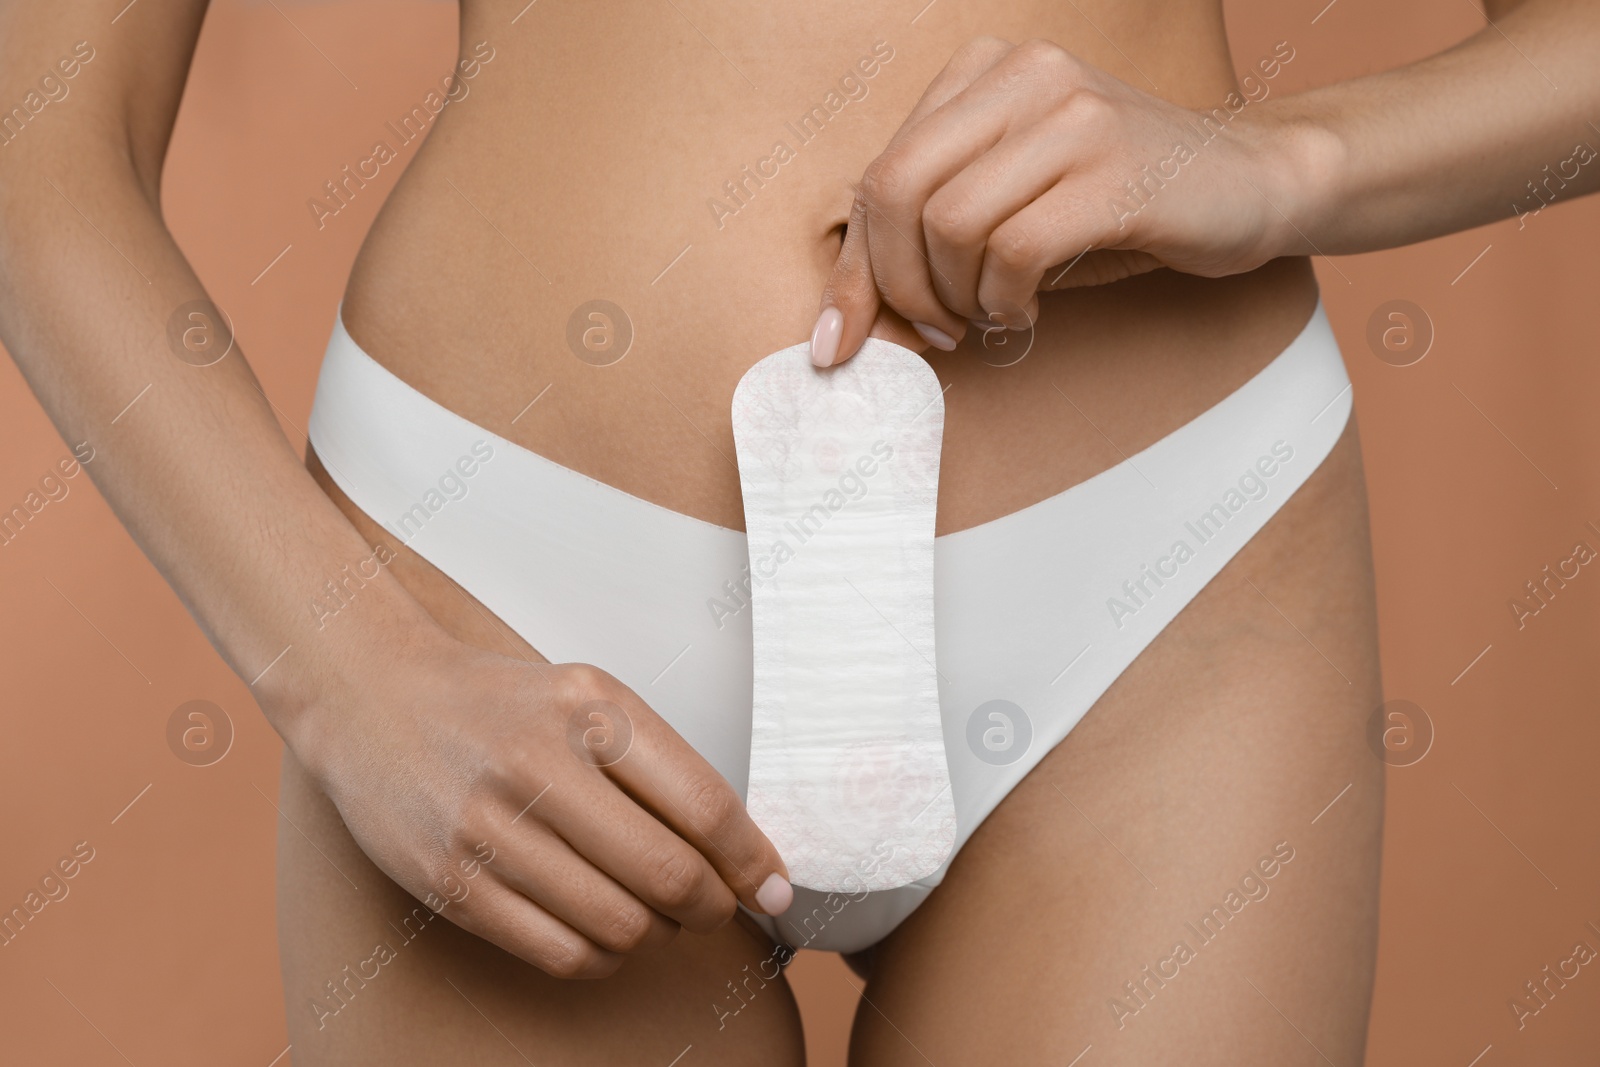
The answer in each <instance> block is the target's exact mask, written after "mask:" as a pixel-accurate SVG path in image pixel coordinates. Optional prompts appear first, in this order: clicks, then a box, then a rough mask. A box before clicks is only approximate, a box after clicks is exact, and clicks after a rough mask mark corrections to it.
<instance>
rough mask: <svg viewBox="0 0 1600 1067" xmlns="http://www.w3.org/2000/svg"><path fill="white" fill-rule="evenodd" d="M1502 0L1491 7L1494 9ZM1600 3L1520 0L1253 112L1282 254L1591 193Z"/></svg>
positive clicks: (1438, 229) (1393, 242)
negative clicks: (1472, 28) (1413, 57)
mask: <svg viewBox="0 0 1600 1067" xmlns="http://www.w3.org/2000/svg"><path fill="white" fill-rule="evenodd" d="M1504 6H1505V5H1491V11H1494V10H1496V8H1497V7H1504ZM1597 56H1600V4H1594V3H1588V2H1584V0H1529V2H1528V3H1525V4H1522V5H1520V6H1517V7H1516V8H1514V9H1513V10H1511V11H1509V12H1508V13H1506V14H1504V16H1503V17H1496V18H1494V21H1493V23H1492V24H1491V25H1489V26H1486V27H1485V28H1484V29H1483V30H1482V31H1481V32H1480V33H1478V34H1475V35H1474V36H1473V37H1471V38H1469V39H1468V40H1466V41H1463V42H1462V43H1461V44H1459V45H1457V46H1455V47H1454V48H1451V49H1449V50H1448V51H1445V52H1442V53H1440V54H1439V55H1436V56H1432V57H1430V58H1428V59H1426V60H1422V61H1420V62H1418V63H1414V64H1411V65H1409V66H1406V67H1402V68H1400V69H1397V70H1392V71H1386V72H1384V73H1381V74H1374V75H1371V76H1368V77H1363V78H1357V79H1354V80H1351V81H1347V82H1341V83H1337V84H1334V85H1329V86H1325V87H1323V88H1320V89H1314V90H1311V91H1309V92H1305V93H1301V94H1298V95H1295V96H1288V97H1282V98H1279V99H1277V100H1275V101H1273V102H1271V104H1269V105H1268V107H1266V108H1264V109H1263V111H1262V112H1261V117H1262V121H1263V122H1264V123H1265V129H1266V130H1267V131H1268V132H1269V135H1270V134H1271V133H1274V132H1276V133H1280V134H1282V135H1284V136H1285V138H1286V141H1287V143H1288V144H1289V145H1290V146H1291V147H1290V149H1289V153H1288V154H1289V157H1290V160H1289V162H1287V164H1286V165H1285V166H1284V167H1283V169H1282V170H1281V172H1280V179H1279V183H1278V189H1279V195H1278V196H1274V197H1273V199H1274V201H1275V206H1276V207H1277V208H1279V209H1280V210H1281V211H1282V212H1283V213H1284V215H1286V216H1287V222H1288V223H1289V225H1286V226H1285V228H1284V233H1283V237H1282V241H1283V245H1284V247H1283V254H1309V253H1322V254H1327V255H1341V254H1351V253H1357V252H1368V251H1375V250H1378V249H1382V248H1392V247H1396V246H1399V245H1404V244H1410V243H1412V242H1414V241H1421V240H1426V239H1428V238H1431V237H1438V236H1441V235H1444V234H1447V233H1454V232H1456V231H1459V230H1464V229H1468V228H1471V227H1473V226H1479V225H1483V224H1485V223H1490V222H1496V221H1499V220H1500V219H1504V218H1511V217H1515V216H1525V215H1527V214H1528V213H1529V212H1533V211H1537V210H1539V209H1540V208H1542V207H1543V206H1544V205H1545V204H1547V203H1550V202H1552V201H1553V200H1556V199H1560V200H1567V199H1570V198H1572V197H1575V196H1581V195H1583V194H1585V193H1591V192H1594V191H1595V190H1597V189H1600V155H1597V153H1600V129H1597V128H1596V125H1595V123H1600V62H1597V59H1596V57H1597Z"/></svg>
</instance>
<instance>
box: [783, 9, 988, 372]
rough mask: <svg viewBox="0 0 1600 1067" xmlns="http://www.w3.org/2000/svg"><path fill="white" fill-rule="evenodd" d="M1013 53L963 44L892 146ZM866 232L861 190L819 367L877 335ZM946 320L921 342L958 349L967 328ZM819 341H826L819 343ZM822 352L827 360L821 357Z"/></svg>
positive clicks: (830, 289) (825, 322)
mask: <svg viewBox="0 0 1600 1067" xmlns="http://www.w3.org/2000/svg"><path fill="white" fill-rule="evenodd" d="M1010 50H1011V44H1010V43H1009V42H1007V41H1003V40H1001V39H1000V38H998V37H980V38H977V39H976V40H974V41H971V42H968V43H967V44H966V45H964V46H962V48H961V49H960V50H958V51H957V52H956V54H955V55H954V56H952V57H951V59H950V62H949V63H947V64H945V67H944V69H943V70H942V71H940V72H939V74H938V75H937V76H936V77H935V78H934V79H933V81H932V82H930V83H929V84H928V88H927V89H926V90H924V91H923V94H922V97H921V99H919V100H918V101H917V103H916V106H915V107H913V108H912V109H911V113H910V114H909V115H907V116H906V119H905V121H904V122H902V123H901V124H900V129H899V130H897V131H896V132H895V135H894V137H891V138H890V140H889V143H890V144H891V145H893V144H894V142H895V140H896V139H897V138H899V137H900V136H901V135H902V134H903V133H904V132H905V131H907V130H909V129H910V128H911V127H913V126H915V125H916V124H917V123H918V122H920V121H922V119H923V118H925V117H926V116H927V115H929V114H931V113H932V112H933V111H935V110H937V109H938V108H939V107H940V106H941V105H943V104H944V103H945V102H946V101H947V100H949V99H950V98H951V97H953V96H955V95H956V94H957V93H959V92H961V91H962V90H963V89H965V88H966V87H967V86H968V85H970V84H972V81H973V80H974V79H975V78H977V77H978V76H979V75H980V74H982V73H983V72H984V71H985V70H988V69H989V67H991V66H993V65H994V64H995V63H996V62H998V61H999V59H1000V57H1002V56H1004V55H1005V54H1006V53H1007V52H1009V51H1010ZM868 230H869V224H868V220H867V204H866V201H865V199H864V196H863V194H862V191H861V190H860V189H859V188H858V189H857V191H856V198H855V202H854V203H853V204H852V205H851V209H850V222H849V224H848V226H847V228H846V230H845V238H844V243H843V245H842V247H841V248H840V250H839V260H838V262H837V263H836V264H835V265H834V270H833V273H832V275H831V276H830V277H829V279H828V284H827V285H826V286H825V287H824V289H823V294H822V306H823V315H822V317H820V318H819V319H818V331H821V337H820V338H819V336H818V332H817V331H814V332H813V336H812V357H813V361H814V362H816V363H817V365H818V366H823V367H825V366H829V365H831V364H833V363H842V362H843V361H844V360H846V359H849V358H850V357H851V356H853V355H855V353H856V351H857V350H858V349H859V348H860V347H861V342H862V341H864V340H865V339H866V338H867V336H868V335H869V333H876V330H875V329H874V325H875V323H874V320H875V319H876V318H877V317H878V309H879V299H878V288H877V283H876V279H875V278H874V276H873V272H872V260H871V255H870V252H869V249H868ZM829 307H834V308H837V309H838V310H839V313H840V314H839V316H837V317H834V316H830V315H829V314H828V311H827V309H828V308H829ZM944 320H945V321H944V324H945V326H946V327H947V328H946V329H938V327H937V324H936V323H934V322H924V323H923V327H924V328H923V329H920V330H917V334H918V336H920V337H921V338H922V339H923V342H924V344H931V345H933V346H934V347H937V348H942V349H945V350H947V351H948V350H949V349H953V348H954V347H955V346H956V343H957V342H958V341H959V340H960V338H961V335H962V334H963V333H964V332H965V329H966V325H965V323H964V322H961V321H959V320H958V319H956V318H955V317H954V316H950V315H946V316H945V317H944ZM930 326H932V327H934V332H932V333H931V334H930V333H929V332H928V330H927V327H930ZM952 329H953V330H954V332H953V333H952V332H951V330H952ZM819 339H820V341H821V342H822V343H821V344H820V345H819V343H818V342H819ZM830 343H831V344H832V345H833V347H832V348H829V347H828V345H829V344H830ZM917 347H919V349H920V348H921V346H917ZM819 351H820V352H821V353H822V355H823V357H824V358H818V353H819Z"/></svg>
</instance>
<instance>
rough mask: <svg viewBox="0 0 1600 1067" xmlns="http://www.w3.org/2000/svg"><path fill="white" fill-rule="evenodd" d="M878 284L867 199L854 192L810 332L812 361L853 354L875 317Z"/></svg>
mask: <svg viewBox="0 0 1600 1067" xmlns="http://www.w3.org/2000/svg"><path fill="white" fill-rule="evenodd" d="M878 307H879V302H878V287H877V284H876V282H874V280H873V277H872V260H871V258H870V257H869V255H868V252H867V202H866V201H865V200H864V199H863V198H862V196H861V193H860V192H859V191H858V192H857V193H856V198H855V201H854V202H853V203H852V204H851V205H850V221H849V222H848V223H846V224H845V231H844V241H843V243H842V244H841V245H840V246H839V258H838V259H836V260H834V263H833V272H832V273H831V274H829V275H828V281H827V284H825V285H824V286H823V287H822V312H821V314H819V315H818V316H817V325H816V326H815V327H814V328H813V329H812V331H811V362H812V363H814V364H816V365H817V366H819V367H831V366H833V365H834V364H835V363H843V362H844V361H845V360H847V359H849V358H850V357H851V356H853V355H855V354H856V350H857V349H859V348H860V347H861V342H862V341H864V340H866V338H867V333H868V331H869V330H870V329H871V328H872V325H873V323H874V321H875V320H876V319H877V317H878Z"/></svg>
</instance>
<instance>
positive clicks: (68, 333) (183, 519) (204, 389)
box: [0, 131, 424, 736]
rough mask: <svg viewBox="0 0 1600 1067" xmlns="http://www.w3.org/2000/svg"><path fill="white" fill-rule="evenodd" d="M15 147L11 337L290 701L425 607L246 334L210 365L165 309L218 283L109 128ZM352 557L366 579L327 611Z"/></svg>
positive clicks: (243, 650) (130, 523) (151, 551)
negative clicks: (187, 352)
mask: <svg viewBox="0 0 1600 1067" xmlns="http://www.w3.org/2000/svg"><path fill="white" fill-rule="evenodd" d="M21 147H22V146H20V145H14V146H11V149H10V151H11V152H12V153H16V152H17V150H18V149H19V148H21ZM3 162H4V163H5V164H7V166H6V167H5V171H4V173H3V175H0V191H3V199H4V210H5V217H6V219H7V220H8V221H7V225H6V227H5V230H4V233H3V234H0V341H3V343H4V344H5V346H6V348H7V350H8V351H9V352H10V353H11V355H12V357H13V358H14V359H15V360H16V362H17V364H18V366H19V367H20V368H21V369H22V372H23V374H24V376H25V377H26V378H27V379H28V382H29V384H30V385H31V386H32V387H33V390H34V392H35V394H36V395H37V396H38V397H39V399H40V402H41V403H42V404H43V405H44V407H45V409H46V411H47V412H48V413H49V415H50V417H51V418H52V420H53V421H54V422H55V425H56V426H57V428H58V429H59V430H60V432H61V433H62V435H63V436H64V437H65V438H66V439H67V441H68V442H69V443H70V444H73V445H76V444H77V443H78V442H84V441H86V442H88V443H89V445H90V446H91V447H92V448H93V450H94V459H93V462H92V463H90V464H89V465H88V468H87V469H88V470H89V471H90V473H91V475H92V476H93V478H94V481H95V483H96V485H97V486H98V487H99V488H100V490H101V492H102V493H103V494H104V496H105V497H106V499H107V500H108V502H109V503H110V504H111V507H112V509H113V510H114V511H115V512H116V514H117V516H118V518H119V519H121V520H122V522H123V523H124V524H125V525H126V527H127V528H128V530H129V532H130V533H131V534H132V535H133V537H134V538H135V540H136V541H137V542H138V543H139V545H140V547H141V548H142V549H143V550H144V552H145V553H146V555H148V556H149V558H150V559H151V560H152V561H153V562H154V563H155V565H156V566H157V567H158V568H159V569H160V571H161V572H162V574H163V576H164V577H165V578H166V579H167V580H168V581H169V582H170V583H171V584H172V586H173V588H174V589H175V590H176V591H177V592H178V594H179V595H180V596H181V597H182V599H183V600H184V602H185V604H186V605H187V607H188V608H189V610H190V611H191V613H192V614H193V615H194V616H195V618H196V619H197V620H198V621H199V622H200V624H201V626H202V627H203V628H204V630H205V631H206V633H207V635H208V636H209V637H210V639H211V640H212V642H213V643H214V644H215V645H216V647H217V648H218V650H219V651H220V652H221V653H222V655H223V656H224V657H225V658H226V659H227V661H228V663H229V665H230V666H232V668H233V669H234V670H235V671H236V672H237V673H238V674H239V675H240V677H241V678H243V679H244V680H245V681H246V682H251V683H254V686H255V689H254V691H255V692H256V694H257V695H258V697H262V698H266V699H263V707H264V708H266V709H267V710H268V714H269V716H274V715H275V717H276V718H277V719H284V718H293V709H295V708H297V707H299V706H302V705H303V704H304V703H305V701H306V700H307V699H309V696H310V693H311V691H312V690H314V689H315V688H316V687H317V686H318V685H320V684H323V683H324V682H325V681H326V680H327V675H328V672H330V671H335V672H336V671H338V670H339V669H340V667H341V665H342V664H344V663H347V662H349V661H350V659H351V657H355V656H359V655H360V654H361V652H362V651H363V649H364V648H366V647H370V646H372V644H373V642H374V641H375V640H378V639H379V638H378V634H379V633H380V632H384V633H387V632H392V628H393V626H394V625H395V624H398V625H404V624H406V623H407V622H409V621H420V620H421V619H422V618H424V616H423V615H422V610H421V608H420V606H418V605H417V604H416V603H415V601H414V600H413V599H412V598H411V597H410V596H409V594H407V593H406V592H405V591H404V590H403V589H402V588H401V587H400V585H399V583H398V582H397V581H396V580H394V579H393V578H391V577H390V576H389V575H388V573H387V571H386V570H384V568H383V567H381V566H377V567H374V566H372V565H371V562H370V561H371V560H372V559H373V556H374V550H373V546H370V545H368V544H366V543H365V541H364V540H363V538H362V537H361V536H360V535H359V534H358V533H357V532H356V530H355V529H354V527H352V526H351V525H350V524H349V522H347V521H346V520H345V518H344V517H343V515H342V514H341V513H340V512H339V511H338V509H337V508H336V507H335V506H334V505H333V503H332V502H331V501H330V500H329V499H328V497H327V496H326V495H325V494H323V493H322V492H321V490H320V489H319V488H318V487H317V485H316V484H315V482H314V481H313V480H312V478H311V477H310V475H309V474H308V473H307V472H306V470H305V468H304V466H303V465H302V463H301V461H300V458H299V457H298V455H297V454H296V452H295V450H294V448H293V447H292V446H291V444H290V443H289V441H288V440H287V439H286V438H285V436H284V434H283V432H282V431H281V429H280V428H279V425H278V422H277V419H276V418H275V416H274V413H273V410H272V407H271V405H270V404H269V403H268V402H267V400H266V398H265V397H264V395H263V394H262V392H261V390H260V388H259V386H258V385H257V383H256V380H255V377H254V375H253V374H252V373H251V371H250V368H249V366H248V364H247V363H246V362H245V359H244V356H243V354H242V352H240V351H239V350H238V346H237V345H235V346H234V348H233V350H232V351H231V352H229V353H228V354H227V355H226V357H225V358H222V359H221V360H220V361H218V362H216V363H215V364H213V365H210V366H197V365H194V364H195V362H196V361H195V360H194V359H193V358H189V359H185V358H180V354H179V351H180V350H181V346H179V348H174V346H173V343H172V338H171V336H170V333H169V322H170V321H171V320H172V319H173V318H174V316H175V313H177V312H178V309H179V308H180V307H181V306H182V305H185V304H188V303H190V302H192V301H195V300H198V299H203V298H204V290H203V289H202V288H201V286H200V283H199V281H198V279H197V278H196V277H195V275H194V273H193V272H192V271H191V269H190V267H189V265H188V263H187V262H186V261H185V260H184V258H183V255H182V253H181V252H180V251H179V249H178V247H177V245H176V244H175V243H174V241H173V240H172V237H171V235H170V234H169V233H168V231H167V229H166V227H165V225H164V224H163V223H162V220H161V218H160V216H159V214H158V212H157V210H156V208H155V206H154V205H153V204H151V203H150V201H149V200H148V199H147V193H146V191H145V190H144V188H142V187H141V184H140V182H139V181H138V179H137V176H136V175H135V173H134V168H133V167H132V166H131V164H130V163H129V162H128V160H127V157H126V156H125V155H123V154H122V153H121V152H120V151H118V150H117V149H116V148H115V147H114V145H113V143H112V139H110V138H96V137H94V136H92V135H90V134H88V132H87V131H85V133H84V135H83V136H81V137H80V136H77V135H75V134H74V135H71V136H62V137H58V138H57V139H56V141H54V142H53V143H51V144H50V145H49V146H45V145H42V144H41V145H40V146H38V148H36V149H33V150H31V158H27V159H23V158H19V157H18V155H10V156H8V157H7V158H6V159H5V160H4V161H3ZM387 551H388V549H385V552H387ZM363 561H368V562H367V565H366V566H364V567H363V566H362V564H363ZM386 561H387V557H386V556H385V557H383V559H382V560H381V562H386ZM347 565H348V567H349V569H350V571H351V572H353V571H357V569H358V568H360V572H361V573H362V576H363V582H362V584H361V585H360V588H359V595H354V596H348V594H347V600H346V602H347V603H348V604H349V607H348V610H346V609H342V608H341V610H340V611H339V613H338V617H336V618H329V617H328V615H327V613H326V612H324V613H321V614H320V617H319V613H318V612H317V611H316V610H315V608H314V605H315V604H316V602H317V601H318V600H319V599H322V600H324V601H325V600H326V599H327V598H326V596H325V595H324V594H325V585H326V583H327V582H328V581H330V580H334V581H336V582H337V581H339V580H340V579H347V575H348V573H349V572H347V571H345V569H344V568H346V566H347ZM374 570H375V571H377V573H376V575H375V576H373V575H372V572H373V571H374ZM347 588H348V585H347ZM286 649H287V650H288V651H287V654H284V653H285V650H286ZM280 656H281V659H280V658H279V657H280ZM269 666H270V670H269V669H268V668H269ZM286 709H287V710H286ZM273 725H274V726H275V727H277V728H278V730H279V731H280V732H284V733H286V736H288V734H287V732H286V731H287V730H288V729H289V728H291V727H292V725H293V723H292V722H287V721H274V724H273Z"/></svg>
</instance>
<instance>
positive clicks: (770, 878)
mask: <svg viewBox="0 0 1600 1067" xmlns="http://www.w3.org/2000/svg"><path fill="white" fill-rule="evenodd" d="M828 310H829V311H836V310H837V309H835V308H829V309H828ZM756 903H757V904H760V905H761V910H762V911H764V912H766V913H767V914H768V915H782V914H783V913H784V912H786V911H788V910H789V905H790V904H793V903H794V886H792V885H790V884H789V882H788V879H786V878H784V876H783V875H781V874H779V873H777V872H776V871H774V872H773V873H771V874H769V875H767V880H766V881H765V882H762V883H761V888H760V889H757V890H756Z"/></svg>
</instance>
